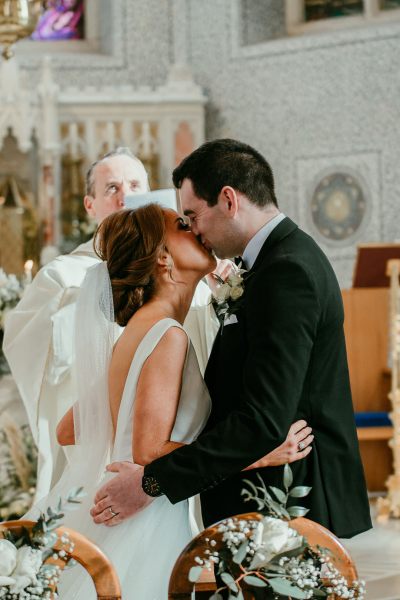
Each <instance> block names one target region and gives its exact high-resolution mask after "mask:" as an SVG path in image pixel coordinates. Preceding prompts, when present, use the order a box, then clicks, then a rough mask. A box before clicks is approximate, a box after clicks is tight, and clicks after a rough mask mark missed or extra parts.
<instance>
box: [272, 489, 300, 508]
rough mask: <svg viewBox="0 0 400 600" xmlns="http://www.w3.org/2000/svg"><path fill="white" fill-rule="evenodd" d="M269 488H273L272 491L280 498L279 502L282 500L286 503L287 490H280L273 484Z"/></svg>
mask: <svg viewBox="0 0 400 600" xmlns="http://www.w3.org/2000/svg"><path fill="white" fill-rule="evenodd" d="M269 489H270V490H271V492H273V493H274V494H275V496H276V498H277V499H278V500H279V502H282V504H286V502H287V495H286V494H285V492H282V490H280V489H279V488H277V487H274V486H273V485H270V486H269ZM295 489H296V488H295Z"/></svg>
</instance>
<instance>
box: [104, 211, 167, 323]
mask: <svg viewBox="0 0 400 600" xmlns="http://www.w3.org/2000/svg"><path fill="white" fill-rule="evenodd" d="M94 247H95V250H96V254H97V255H98V256H99V257H100V258H101V259H102V260H105V261H107V268H108V272H109V275H110V280H111V288H112V294H113V302H114V314H115V320H116V322H117V323H118V325H121V327H125V325H126V324H127V323H128V321H129V319H130V318H131V317H132V316H133V315H134V314H135V312H136V311H137V310H138V309H139V308H140V307H141V306H143V304H145V303H146V302H148V301H149V300H150V299H151V298H152V296H153V294H154V291H155V274H156V269H157V259H158V258H159V257H160V255H161V254H162V252H163V251H165V219H164V213H163V209H162V208H161V207H160V206H159V205H158V204H148V205H147V206H143V207H141V208H136V209H124V210H120V211H118V212H115V213H113V214H111V215H109V216H108V217H107V218H106V219H104V221H102V223H101V224H100V226H99V228H98V230H97V232H96V235H95V239H94Z"/></svg>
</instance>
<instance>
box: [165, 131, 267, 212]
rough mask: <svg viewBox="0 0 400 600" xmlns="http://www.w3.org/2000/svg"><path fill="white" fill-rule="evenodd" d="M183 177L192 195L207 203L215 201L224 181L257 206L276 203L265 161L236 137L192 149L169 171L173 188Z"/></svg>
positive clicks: (179, 184)
mask: <svg viewBox="0 0 400 600" xmlns="http://www.w3.org/2000/svg"><path fill="white" fill-rule="evenodd" d="M184 179H190V181H191V182H192V185H193V190H194V193H195V194H196V196H197V197H198V198H202V199H204V200H206V201H207V204H208V205H209V206H214V205H215V204H217V202H218V195H219V193H220V191H221V189H222V188H223V187H224V186H225V185H229V186H230V187H232V188H234V189H235V190H237V191H238V192H241V193H242V194H244V195H245V196H246V197H247V198H248V199H249V200H250V202H253V203H254V204H257V206H266V205H267V204H274V205H275V206H278V202H277V200H276V197H275V190H274V176H273V174H272V169H271V167H270V166H269V164H268V162H267V161H266V160H265V158H264V157H263V156H262V155H261V154H260V153H259V152H257V150H255V149H254V148H252V147H251V146H249V145H248V144H243V143H242V142H238V141H237V140H230V139H222V140H213V141H211V142H206V143H205V144H203V145H202V146H200V147H199V148H197V150H194V152H192V153H191V154H189V156H187V157H186V158H184V159H183V161H182V162H181V163H180V164H179V165H178V166H177V167H176V169H174V172H173V173H172V180H173V182H174V185H175V187H176V188H178V189H180V188H181V186H182V182H183V180H184Z"/></svg>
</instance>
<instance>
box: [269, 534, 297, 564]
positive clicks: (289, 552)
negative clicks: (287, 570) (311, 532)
mask: <svg viewBox="0 0 400 600" xmlns="http://www.w3.org/2000/svg"><path fill="white" fill-rule="evenodd" d="M303 540H304V538H303ZM306 548H307V544H305V543H304V542H303V543H302V544H301V546H298V547H297V548H293V550H285V551H284V552H280V553H279V554H275V556H274V557H273V558H271V560H270V562H269V563H268V567H267V568H268V569H269V568H270V565H271V564H278V563H279V561H280V559H281V558H284V557H287V558H292V557H293V556H300V555H301V554H303V552H304V550H305V549H306Z"/></svg>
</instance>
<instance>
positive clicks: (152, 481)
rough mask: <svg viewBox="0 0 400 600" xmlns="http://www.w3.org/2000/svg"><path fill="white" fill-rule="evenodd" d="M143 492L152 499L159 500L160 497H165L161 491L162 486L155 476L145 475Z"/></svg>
mask: <svg viewBox="0 0 400 600" xmlns="http://www.w3.org/2000/svg"><path fill="white" fill-rule="evenodd" d="M142 490H143V491H144V493H145V494H147V495H148V496H151V497H152V498H157V497H158V496H163V495H164V493H163V492H162V491H161V487H160V484H159V483H158V481H157V479H156V478H155V477H153V475H143V478H142Z"/></svg>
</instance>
